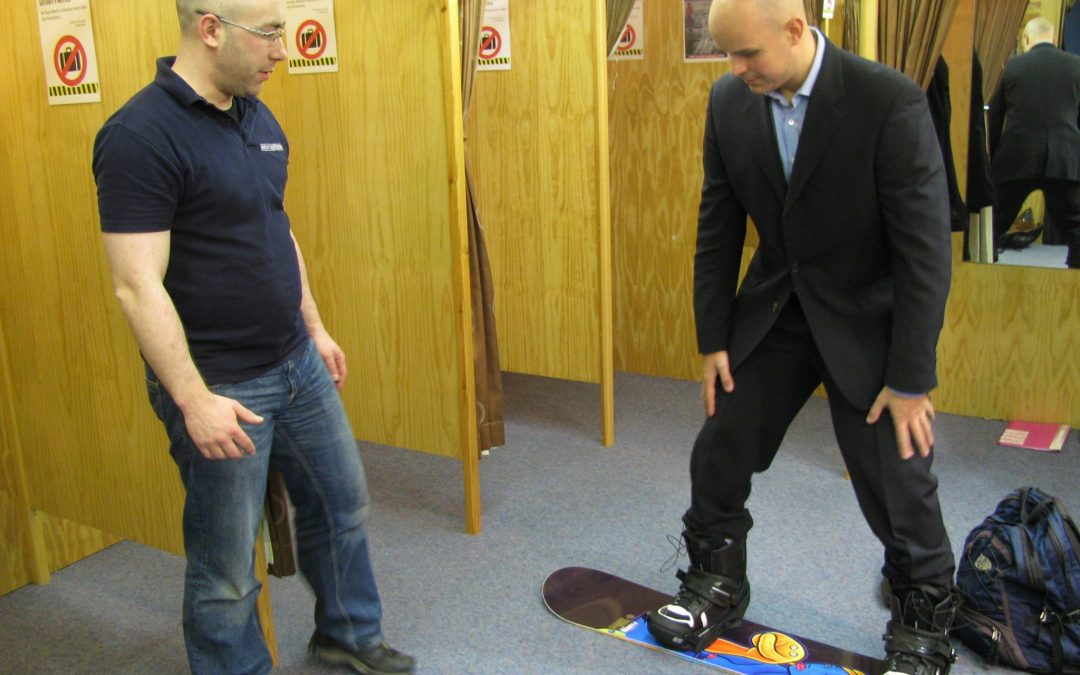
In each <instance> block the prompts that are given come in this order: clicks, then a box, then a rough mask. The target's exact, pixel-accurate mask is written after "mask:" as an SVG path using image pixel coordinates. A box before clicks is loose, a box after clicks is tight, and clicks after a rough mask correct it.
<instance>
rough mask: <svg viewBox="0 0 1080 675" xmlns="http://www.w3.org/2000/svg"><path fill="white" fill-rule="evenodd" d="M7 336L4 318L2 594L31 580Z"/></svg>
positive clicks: (0, 357) (0, 383) (0, 381)
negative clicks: (5, 334) (5, 335)
mask: <svg viewBox="0 0 1080 675" xmlns="http://www.w3.org/2000/svg"><path fill="white" fill-rule="evenodd" d="M9 375H10V369H9V366H8V357H7V338H5V337H4V325H3V322H2V321H0V595H3V594H4V593H7V592H9V591H12V590H14V589H16V588H18V587H20V586H23V585H25V584H27V583H29V582H30V556H31V555H32V553H33V551H32V550H31V541H30V502H29V500H28V499H27V495H26V481H25V480H24V478H23V468H22V454H21V451H20V449H19V437H18V428H17V426H16V424H15V419H14V414H13V407H12V393H11V380H10V378H9Z"/></svg>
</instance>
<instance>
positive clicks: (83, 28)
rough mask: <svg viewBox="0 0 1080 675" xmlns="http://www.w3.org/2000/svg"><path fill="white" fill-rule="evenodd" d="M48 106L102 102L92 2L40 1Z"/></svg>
mask: <svg viewBox="0 0 1080 675" xmlns="http://www.w3.org/2000/svg"><path fill="white" fill-rule="evenodd" d="M37 6H38V32H39V33H40V35H41V57H42V60H44V61H45V91H46V94H47V95H48V98H49V105H65V104H68V103H100V102H101V82H100V81H99V79H98V69H97V52H96V51H95V49H94V27H93V25H92V24H91V23H90V0H37Z"/></svg>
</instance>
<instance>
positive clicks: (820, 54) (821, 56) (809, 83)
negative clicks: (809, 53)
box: [768, 26, 825, 105]
mask: <svg viewBox="0 0 1080 675" xmlns="http://www.w3.org/2000/svg"><path fill="white" fill-rule="evenodd" d="M810 30H811V31H813V35H814V61H813V63H811V64H810V72H809V73H807V74H806V79H805V80H803V83H802V86H801V87H799V90H798V91H797V92H795V96H794V97H792V101H794V100H795V99H796V98H798V97H800V96H801V97H803V98H809V97H810V92H812V91H813V90H814V84H816V83H817V78H818V74H819V73H821V62H822V61H824V60H825V36H824V35H822V34H821V31H819V30H818V29H817V28H814V27H813V26H810ZM768 96H769V97H771V98H774V99H776V100H778V101H780V102H781V103H783V104H785V105H787V99H785V98H784V97H783V95H781V94H780V93H778V92H775V91H770V92H769V93H768Z"/></svg>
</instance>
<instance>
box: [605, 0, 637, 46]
mask: <svg viewBox="0 0 1080 675" xmlns="http://www.w3.org/2000/svg"><path fill="white" fill-rule="evenodd" d="M632 9H634V0H607V53H608V54H610V53H611V50H613V49H615V45H616V43H618V41H619V37H620V36H622V33H623V29H624V28H626V21H627V19H629V18H630V10H632Z"/></svg>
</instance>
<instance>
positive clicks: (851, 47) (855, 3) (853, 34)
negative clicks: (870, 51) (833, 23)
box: [841, 0, 860, 54]
mask: <svg viewBox="0 0 1080 675" xmlns="http://www.w3.org/2000/svg"><path fill="white" fill-rule="evenodd" d="M859 1H860V0H844V42H843V44H842V45H841V46H842V47H843V48H844V49H846V50H848V51H849V52H855V53H856V54H858V53H859V9H860V7H859Z"/></svg>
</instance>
